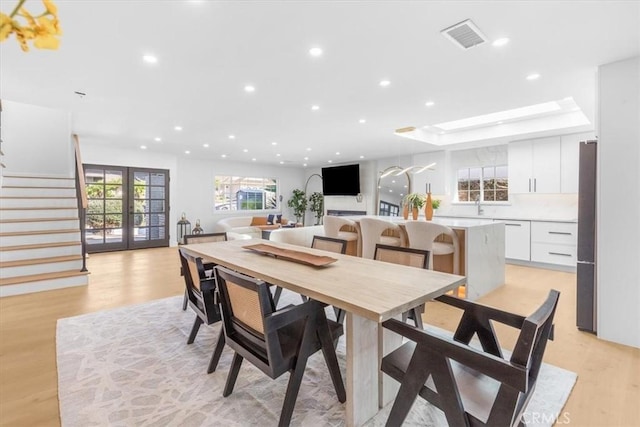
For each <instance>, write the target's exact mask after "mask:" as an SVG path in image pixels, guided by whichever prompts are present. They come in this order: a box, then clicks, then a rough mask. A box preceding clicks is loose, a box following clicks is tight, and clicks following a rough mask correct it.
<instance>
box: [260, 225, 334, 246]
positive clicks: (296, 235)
mask: <svg viewBox="0 0 640 427" xmlns="http://www.w3.org/2000/svg"><path fill="white" fill-rule="evenodd" d="M316 235H318V236H324V227H323V226H322V225H314V226H311V227H296V228H281V229H279V230H273V231H272V232H271V234H270V236H269V240H272V241H274V242H282V243H289V244H292V245H297V246H304V247H306V248H310V247H311V243H312V242H313V236H316Z"/></svg>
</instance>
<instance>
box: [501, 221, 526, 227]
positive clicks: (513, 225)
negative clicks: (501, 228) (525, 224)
mask: <svg viewBox="0 0 640 427" xmlns="http://www.w3.org/2000/svg"><path fill="white" fill-rule="evenodd" d="M504 225H510V226H511V227H522V224H509V223H508V222H505V223H504Z"/></svg>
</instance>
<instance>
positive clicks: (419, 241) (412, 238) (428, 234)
mask: <svg viewBox="0 0 640 427" xmlns="http://www.w3.org/2000/svg"><path fill="white" fill-rule="evenodd" d="M404 226H405V230H406V231H407V237H408V239H409V247H410V248H414V249H423V250H427V251H429V252H430V253H431V255H430V257H431V259H430V260H429V268H430V269H432V270H433V256H434V255H449V254H453V274H459V273H460V242H459V240H458V235H457V234H456V233H455V232H454V231H453V230H452V229H451V228H449V227H446V226H444V225H440V224H435V223H433V222H431V221H407V222H406V223H405V225H404ZM442 234H444V235H445V236H449V237H450V238H451V240H452V243H447V242H436V241H435V239H436V238H437V237H438V236H440V235H442Z"/></svg>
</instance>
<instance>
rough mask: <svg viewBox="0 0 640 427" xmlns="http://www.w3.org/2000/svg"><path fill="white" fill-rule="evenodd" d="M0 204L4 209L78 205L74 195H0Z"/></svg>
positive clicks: (71, 206) (70, 207)
mask: <svg viewBox="0 0 640 427" xmlns="http://www.w3.org/2000/svg"><path fill="white" fill-rule="evenodd" d="M0 206H2V209H3V210H6V209H53V208H66V209H72V208H77V207H78V201H77V199H76V198H75V197H0Z"/></svg>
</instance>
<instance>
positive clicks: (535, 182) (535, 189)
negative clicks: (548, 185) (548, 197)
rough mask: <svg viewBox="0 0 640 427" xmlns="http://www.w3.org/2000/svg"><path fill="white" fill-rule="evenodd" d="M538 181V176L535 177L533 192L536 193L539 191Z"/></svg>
mask: <svg viewBox="0 0 640 427" xmlns="http://www.w3.org/2000/svg"><path fill="white" fill-rule="evenodd" d="M537 183H538V180H537V179H536V178H533V192H534V193H536V192H537V191H538V190H537V187H538V186H537V185H536V184H537Z"/></svg>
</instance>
